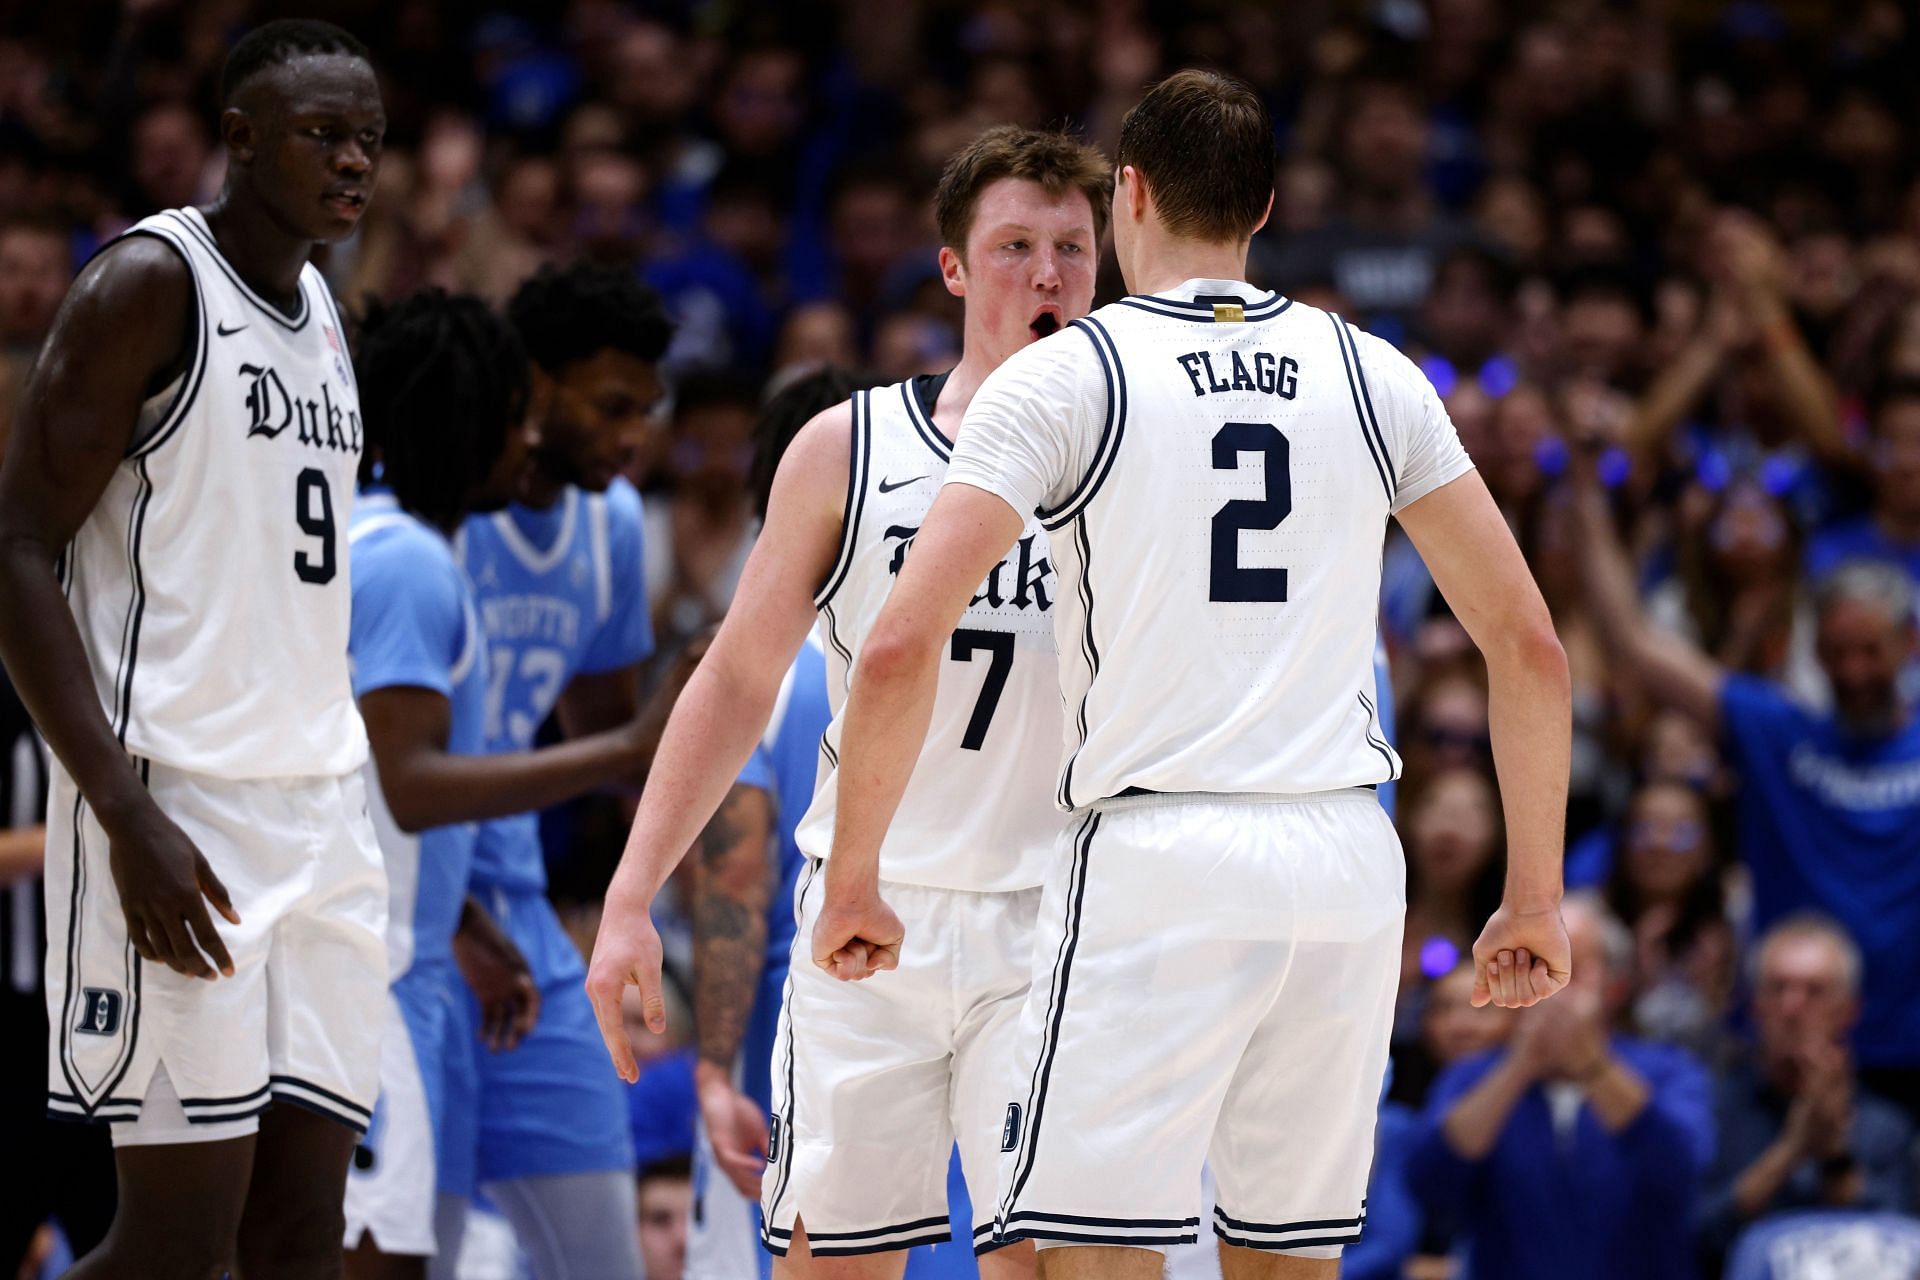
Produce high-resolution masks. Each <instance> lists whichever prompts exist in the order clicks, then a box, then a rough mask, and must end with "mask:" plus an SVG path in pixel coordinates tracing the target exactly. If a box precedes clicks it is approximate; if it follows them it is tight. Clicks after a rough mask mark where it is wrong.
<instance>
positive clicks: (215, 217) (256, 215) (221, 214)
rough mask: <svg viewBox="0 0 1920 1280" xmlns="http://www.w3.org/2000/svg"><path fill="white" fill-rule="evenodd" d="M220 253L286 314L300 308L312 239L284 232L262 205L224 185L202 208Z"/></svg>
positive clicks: (248, 284)
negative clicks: (210, 201) (301, 289)
mask: <svg viewBox="0 0 1920 1280" xmlns="http://www.w3.org/2000/svg"><path fill="white" fill-rule="evenodd" d="M201 213H202V214H204V215H205V217H206V219H207V226H208V227H210V228H211V229H212V231H213V238H214V241H215V243H217V244H218V245H219V246H220V256H221V257H223V258H225V259H226V260H227V262H228V264H229V265H230V266H232V267H233V269H234V270H235V271H236V272H238V273H239V275H240V278H241V279H242V280H244V281H246V282H247V286H248V287H249V288H251V289H252V290H253V291H254V292H255V293H257V294H259V295H260V296H261V297H263V298H265V299H266V300H267V301H268V302H271V303H272V304H273V305H274V306H276V307H279V308H280V309H281V310H282V311H285V312H286V313H288V314H289V315H291V314H292V313H294V312H295V311H298V310H299V309H300V269H301V268H302V267H304V266H306V265H307V260H308V259H309V258H311V257H312V256H313V241H311V240H309V239H307V238H305V237H304V236H297V235H288V234H287V232H286V231H285V230H284V229H282V228H281V226H280V225H279V223H278V222H277V221H275V219H274V217H273V215H272V214H271V213H269V212H268V211H267V208H266V206H265V205H263V204H262V203H261V202H260V201H258V200H256V199H253V198H251V197H250V196H249V195H248V194H247V193H246V192H245V191H236V190H235V189H234V188H233V187H231V186H228V187H225V188H222V189H221V192H220V194H219V195H217V196H215V197H214V198H213V202H212V203H211V204H209V205H207V206H206V207H205V208H204V209H202V210H201Z"/></svg>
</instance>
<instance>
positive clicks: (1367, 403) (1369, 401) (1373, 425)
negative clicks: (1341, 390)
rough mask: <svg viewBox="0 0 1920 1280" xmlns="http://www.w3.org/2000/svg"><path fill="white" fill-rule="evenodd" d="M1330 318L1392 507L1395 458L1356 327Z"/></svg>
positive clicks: (1349, 388)
mask: <svg viewBox="0 0 1920 1280" xmlns="http://www.w3.org/2000/svg"><path fill="white" fill-rule="evenodd" d="M1327 319H1328V320H1329V321H1331V322H1332V324H1333V340H1334V343H1335V345H1337V346H1338V347H1339V348H1340V360H1341V363H1343V364H1344V365H1346V367H1347V391H1348V393H1349V394H1351V395H1352V396H1353V412H1354V416H1356V417H1357V418H1359V419H1360V434H1361V435H1362V436H1364V437H1365V438H1366V441H1367V452H1368V453H1370V454H1372V455H1373V466H1374V469H1375V470H1376V471H1378V472H1379V473H1380V484H1381V486H1382V487H1383V488H1385V489H1386V491H1387V505H1388V506H1389V507H1391V506H1392V505H1393V499H1394V491H1395V489H1396V488H1397V486H1396V484H1395V483H1394V476H1395V474H1396V473H1395V471H1394V469H1393V457H1392V455H1391V454H1389V453H1388V452H1387V441H1386V437H1385V436H1384V435H1382V434H1381V431H1380V422H1379V419H1377V418H1375V417H1374V415H1373V396H1372V394H1371V393H1370V392H1368V390H1367V374H1366V371H1365V370H1364V369H1362V368H1361V367H1360V348H1359V346H1358V345H1357V344H1355V342H1354V340H1353V326H1352V325H1349V324H1348V323H1347V322H1346V321H1345V320H1342V319H1341V318H1340V317H1339V316H1337V315H1334V314H1333V313H1332V312H1331V311H1329V312H1328V313H1327Z"/></svg>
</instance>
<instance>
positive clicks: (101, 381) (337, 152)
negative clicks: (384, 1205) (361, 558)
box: [0, 53, 386, 1280]
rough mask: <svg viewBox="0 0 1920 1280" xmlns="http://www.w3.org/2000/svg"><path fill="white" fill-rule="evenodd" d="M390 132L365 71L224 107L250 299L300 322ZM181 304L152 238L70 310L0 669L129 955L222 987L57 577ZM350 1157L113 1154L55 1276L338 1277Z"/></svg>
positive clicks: (16, 547) (185, 842)
mask: <svg viewBox="0 0 1920 1280" xmlns="http://www.w3.org/2000/svg"><path fill="white" fill-rule="evenodd" d="M385 131H386V117H385V113H384V111H383V109H382V106H381V101H380V90H379V85H378V83H377V82H376V81H375V78H374V73H373V68H372V67H370V66H369V65H368V64H367V63H366V61H365V60H363V59H361V58H358V57H355V56H351V55H348V54H339V53H334V54H312V55H299V56H294V57H292V58H290V59H288V60H286V61H283V62H280V63H278V64H276V65H272V66H267V67H264V68H262V69H260V70H259V71H257V72H256V73H255V74H253V75H251V76H249V77H248V78H247V79H246V80H245V81H244V82H243V83H242V84H241V85H240V86H239V87H238V88H237V89H236V90H235V92H234V94H233V97H232V99H231V101H230V102H229V104H228V105H227V107H226V109H225V110H224V111H223V112H222V114H221V118H220V133H221V138H222V140H223V141H224V143H225V145H226V148H227V156H228V165H229V168H228V177H227V183H226V187H225V189H224V190H223V191H222V192H221V194H220V196H219V197H218V198H217V199H216V201H215V202H214V204H213V205H212V206H211V207H209V208H208V209H206V211H205V212H206V215H207V221H208V223H209V224H210V225H211V227H212V229H213V234H214V238H215V240H216V241H217V242H218V243H219V246H220V250H221V252H222V254H224V255H225V257H226V259H227V261H228V262H229V263H231V264H232V266H233V267H234V269H235V270H236V271H237V272H238V273H239V274H240V276H241V277H242V278H243V279H244V280H245V281H246V282H247V284H248V285H249V286H250V287H251V288H252V289H253V290H254V292H256V293H258V294H259V295H260V296H261V297H262V298H264V299H266V300H268V301H269V302H271V303H273V304H274V305H275V306H278V307H280V308H281V309H282V310H285V311H287V312H289V313H291V312H292V311H293V310H294V309H295V308H296V305H297V301H298V298H299V280H300V270H301V267H302V266H303V265H305V263H306V261H307V259H308V256H309V255H310V254H311V253H312V250H313V246H314V245H315V244H318V243H327V242H332V241H337V240H343V239H345V238H346V237H348V236H349V235H351V234H352V233H353V230H354V228H355V226H356V225H357V224H358V221H359V217H360V213H361V211H362V210H363V209H364V208H365V207H366V201H367V197H368V195H369V194H370V193H371V191H372V189H373V181H374V174H375V170H376V169H377V168H378V165H379V157H380V147H381V142H382V138H383V136H384V134H385ZM193 305H194V304H193V285H192V276H191V274H190V272H189V270H188V268H187V266H186V264H185V263H183V262H182V261H181V260H180V258H179V257H177V256H176V255H175V253H174V252H173V251H172V250H171V249H170V248H168V247H167V246H165V245H164V244H161V243H160V242H158V241H156V240H154V239H152V238H150V237H134V238H131V239H128V240H125V241H123V242H121V243H119V244H117V245H115V246H113V247H112V248H110V249H108V250H107V251H106V252H104V253H102V254H101V255H100V256H99V257H98V258H96V259H95V260H94V261H93V262H92V263H91V264H89V265H88V267H87V268H86V269H85V270H84V271H83V272H82V273H81V275H80V278H79V279H78V280H77V281H76V282H75V283H74V286H73V288H72V290H71V291H70V292H69V293H68V295H67V298H66V301H65V302H64V303H63V304H62V305H61V308H60V312H59V315H58V317H57V318H56V319H55V321H54V326H53V331H52V333H51V335H50V336H49V337H48V339H47V344H46V347H45V348H44V350H43V352H42V354H41V357H40V360H39V363H38V364H37V365H36V367H35V368H34V371H33V374H32V376H31V378H30V379H29V381H28V383H27V387H26V391H25V395H24V397H23V400H22V403H21V407H20V412H19V417H18V419H17V420H16V424H15V429H14V436H13V440H12V443H11V448H10V449H9V451H8V455H7V459H6V465H5V469H4V471H0V658H4V659H5V662H6V664H7V669H8V670H9V671H10V672H11V673H12V675H13V679H14V682H15V684H16V685H17V687H18V688H19V690H20V694H21V697H22V700H23V701H24V702H25V703H26V705H27V708H28V710H29V711H31V712H32V714H33V717H34V719H35V721H36V722H38V724H39V726H40V728H41V731H42V732H43V733H44V734H45V735H46V737H47V741H48V743H49V744H50V745H51V746H52V748H53V750H54V752H55V753H56V754H57V755H58V756H59V758H60V760H61V761H62V763H63V764H64V765H65V767H66V768H67V770H68V771H69V772H70V773H71V775H72V776H73V778H74V780H75V782H76V784H77V785H78V786H79V788H80V791H81V793H82V794H83V795H84V796H85V797H86V799H87V802H88V804H89V805H90V807H91V808H92V809H93V811H94V812H95V813H96V814H97V815H98V818H99V821H100V823H101V825H102V826H103V827H104V828H105V830H106V831H107V834H108V836H109V838H110V839H111V841H112V850H111V865H112V869H113V878H114V884H115V886H116V887H117V889H118V891H119V896H120V902H121V905H122V908H123V909H124V910H125V912H126V917H127V926H128V931H129V934H130V936H131V939H132V943H133V946H134V948H135V949H136V950H137V951H138V952H139V954H140V955H141V956H142V957H144V958H145V959H146V960H147V961H149V962H151V963H156V964H164V965H167V966H169V967H170V968H173V969H176V970H178V971H179V972H181V973H184V974H191V975H194V976H197V977H201V978H206V979H209V980H215V981H217V980H218V978H219V976H220V975H231V973H232V972H233V962H232V960H231V958H230V957H229V955H228V953H227V949H226V947H225V946H224V945H223V944H222V942H221V940H220V935H219V932H218V930H217V929H216V928H215V926H214V923H213V917H212V913H211V912H210V911H209V909H208V908H209V905H211V907H212V909H213V911H215V912H218V913H219V914H220V915H221V916H222V917H224V918H225V919H227V920H229V921H232V922H236V923H237V921H238V917H237V916H236V915H235V913H234V910H233V906H232V904H231V902H230V900H229V898H228V894H227V890H226V888H225V887H224V886H223V885H222V884H221V883H220V881H219V879H218V877H216V876H215V875H214V874H213V872H212V870H211V869H210V868H209V866H208V865H207V860H206V858H205V857H204V856H202V854H201V852H200V850H199V849H197V848H195V847H194V844H193V842H192V841H191V840H189V839H188V838H187V836H186V835H185V834H184V833H183V832H182V831H181V830H180V828H179V827H178V826H176V825H175V824H174V823H173V822H172V821H171V820H170V819H169V818H168V817H167V816H166V814H164V813H162V812H161V811H160V809H159V807H158V806H157V805H155V804H154V802H153V800H152V799H151V798H150V797H149V796H148V794H147V792H146V790H145V789H144V788H143V787H142V786H141V784H140V780H139V778H138V776H137V775H136V774H135V773H134V770H133V768H132V767H131V765H130V764H129V763H128V759H127V756H126V754H125V753H124V752H123V750H122V749H121V747H120V744H119V743H118V741H117V740H116V739H115V737H114V734H113V731H112V729H111V728H110V727H109V725H108V722H107V719H106V716H105V715H104V714H103V712H102V710H101V707H100V700H99V696H98V694H97V693H96V692H95V690H94V687H93V679H92V676H91V675H90V674H89V671H88V666H87V661H86V657H85V654H84V652H83V650H82V647H81V641H80V635H79V631H78V628H77V627H76V626H75V625H74V621H73V615H72V614H71V613H70V612H69V611H68V609H67V607H66V600H65V598H64V596H63V595H62V593H61V589H60V585H59V583H58V581H57V579H56V577H55V562H56V558H57V557H58V555H59V553H60V550H61V548H62V547H64V546H65V545H66V544H67V542H68V541H69V540H71V538H72V537H73V536H74V534H75V533H76V531H78V529H79V528H80V526H81V525H82V524H83V523H84V522H85V520H86V518H87V516H88V515H89V513H91V511H92V510H93V507H94V504H95V503H96V502H97V501H98V500H99V498H100V495H101V493H102V492H103V491H104V490H105V488H106V486H107V483H108V481H109V480H110V479H111V477H112V475H113V472H114V469H115V468H116V467H117V466H118V465H119V463H120V461H121V458H122V457H123V456H124V454H125V453H126V450H127V447H128V444H129V441H130V438H131V436H132V433H133V427H134V423H135V420H136V416H137V414H138V411H139V408H140V405H141V402H142V401H143V400H145V399H146V398H147V397H149V396H151V395H153V394H154V393H155V392H157V391H159V390H160V389H162V388H163V387H165V386H166V385H167V384H168V383H170V382H171V381H172V380H173V379H174V378H175V377H177V376H178V375H179V374H180V373H181V372H182V370H184V368H185V367H186V362H187V358H188V347H189V338H190V337H191V335H192V332H193V323H194V322H193V319H192V313H193ZM208 516H209V518H218V513H217V512H209V513H208ZM203 953H204V954H203ZM354 1144H355V1135H354V1134H353V1132H352V1131H351V1130H349V1129H348V1128H346V1127H345V1126H343V1125H340V1124H338V1123H335V1122H333V1121H330V1120H326V1119H323V1118H321V1117H320V1116H318V1115H315V1114H313V1113H311V1112H307V1111H303V1110H300V1109H298V1108H294V1107H273V1108H270V1109H269V1110H268V1111H267V1112H266V1113H265V1114H264V1115H263V1116H262V1117H261V1119H260V1131H259V1133H257V1134H254V1135H249V1136H246V1137H241V1138H233V1139H228V1140H225V1141H220V1142H207V1143H184V1144H170V1145H161V1146H140V1147H122V1148H120V1149H118V1150H117V1151H116V1152H115V1159H116V1163H117V1167H118V1171H119V1183H120V1207H119V1211H118V1213H117V1215H116V1216H115V1218H114V1222H113V1227H112V1229H111V1230H110V1231H109V1232H108V1235H107V1238H106V1241H105V1242H104V1243H103V1244H102V1245H101V1246H100V1248H98V1249H96V1250H95V1251H94V1252H92V1253H90V1254H88V1255H87V1256H86V1257H85V1258H84V1259H82V1260H81V1261H80V1263H79V1264H78V1265H76V1266H75V1267H74V1269H73V1270H72V1271H71V1272H69V1273H68V1274H70V1275H72V1276H76V1277H81V1278H82V1280H95V1278H97V1277H109V1276H113V1277H118V1276H182V1277H185V1276H196V1277H200V1276H217V1275H219V1274H220V1273H221V1272H222V1271H223V1270H225V1269H228V1268H229V1267H231V1268H232V1269H233V1270H234V1271H235V1273H236V1274H241V1275H245V1276H249V1277H266V1276H272V1277H309V1276H316V1277H318V1276H336V1275H338V1274H339V1270H340V1237H341V1233H342V1230H343V1227H342V1220H341V1197H342V1192H343V1187H344V1183H345V1178H346V1168H347V1160H348V1157H349V1156H350V1155H351V1153H352V1151H353V1148H354Z"/></svg>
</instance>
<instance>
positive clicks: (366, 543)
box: [347, 497, 460, 586]
mask: <svg viewBox="0 0 1920 1280" xmlns="http://www.w3.org/2000/svg"><path fill="white" fill-rule="evenodd" d="M348 527H349V533H348V535H347V536H348V540H349V542H350V544H351V545H352V547H353V576H354V579H355V581H356V582H359V581H360V580H362V579H363V578H364V579H366V580H368V581H379V582H381V583H386V582H394V583H399V584H403V585H404V584H406V583H408V582H415V583H418V584H420V585H422V586H426V585H430V584H431V585H440V584H443V583H447V582H450V581H452V582H457V581H458V575H459V571H460V570H459V565H458V564H456V563H455V561H454V558H453V547H452V546H451V545H450V544H449V543H448V542H447V539H446V538H445V537H444V536H443V535H442V534H441V533H440V532H439V530H437V529H434V528H432V527H430V526H429V525H428V524H427V523H426V522H425V521H423V520H421V519H420V518H419V517H417V516H414V515H411V514H409V513H408V512H405V511H402V510H400V509H399V508H398V507H397V506H394V505H393V504H392V502H391V500H387V501H381V500H379V499H378V498H367V497H363V498H362V499H361V500H360V501H359V502H358V503H357V504H356V507H355V510H354V513H353V520H352V522H351V524H350V525H349V526H348Z"/></svg>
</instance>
